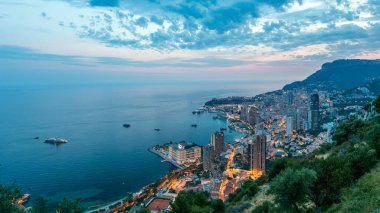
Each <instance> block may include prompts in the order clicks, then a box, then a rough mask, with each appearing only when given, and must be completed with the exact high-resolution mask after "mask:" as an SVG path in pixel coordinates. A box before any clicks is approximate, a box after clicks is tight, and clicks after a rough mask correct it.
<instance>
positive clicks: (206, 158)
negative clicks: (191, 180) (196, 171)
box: [202, 144, 214, 171]
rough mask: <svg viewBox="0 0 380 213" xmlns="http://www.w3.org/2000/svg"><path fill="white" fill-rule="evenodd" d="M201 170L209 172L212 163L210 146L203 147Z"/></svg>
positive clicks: (212, 155) (211, 148) (212, 157)
mask: <svg viewBox="0 0 380 213" xmlns="http://www.w3.org/2000/svg"><path fill="white" fill-rule="evenodd" d="M202 160H203V170H205V171H210V170H211V168H212V165H213V163H214V147H213V146H211V144H207V145H205V146H203V154H202Z"/></svg>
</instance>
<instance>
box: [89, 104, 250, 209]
mask: <svg viewBox="0 0 380 213" xmlns="http://www.w3.org/2000/svg"><path fill="white" fill-rule="evenodd" d="M205 112H210V109H208V108H206V109H205ZM211 113H212V112H211ZM223 119H225V120H227V121H228V120H229V119H228V118H227V116H226V117H225V118H223ZM233 128H234V131H236V132H240V133H243V134H245V133H246V132H244V130H243V129H240V128H239V127H237V126H235V125H234V126H233ZM243 139H244V136H242V137H240V138H239V140H243ZM231 142H232V143H233V142H235V141H231ZM154 147H155V146H153V147H150V148H148V149H147V151H148V152H150V153H152V154H154V155H156V156H158V157H159V158H161V159H162V160H163V161H162V162H165V161H166V162H168V163H170V164H172V165H173V166H175V167H176V168H177V169H176V170H174V171H176V174H181V173H183V172H185V171H186V170H188V169H189V168H190V167H192V166H188V167H186V166H184V165H180V164H178V163H177V162H175V161H173V160H171V159H170V158H168V157H167V156H166V155H164V154H162V153H160V152H158V151H157V150H155V148H154ZM170 174H172V172H168V173H166V174H165V175H164V176H163V177H162V178H160V179H157V180H156V181H155V182H152V183H150V184H147V185H145V186H143V187H142V188H141V189H140V190H138V191H137V192H134V193H133V194H132V198H133V200H135V199H136V197H138V196H140V195H141V194H142V193H143V192H144V191H145V189H147V188H149V187H150V186H152V185H153V184H155V183H157V182H160V181H162V180H164V179H166V178H167V176H168V175H170ZM152 196H155V194H153V195H152ZM126 198H128V197H124V198H121V199H119V200H116V201H113V202H110V203H108V204H104V205H102V206H101V207H98V208H96V209H88V210H86V211H85V212H86V213H94V212H98V211H101V210H110V209H106V208H107V207H110V206H113V205H115V204H118V203H119V205H117V206H114V207H115V208H118V206H122V205H123V204H125V202H123V201H125V199H126ZM148 200H149V199H148ZM142 203H144V202H142ZM131 206H132V207H134V206H135V204H134V205H131Z"/></svg>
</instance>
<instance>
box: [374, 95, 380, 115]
mask: <svg viewBox="0 0 380 213" xmlns="http://www.w3.org/2000/svg"><path fill="white" fill-rule="evenodd" d="M373 104H374V105H375V109H376V112H377V113H380V96H378V97H377V98H376V99H375V101H373Z"/></svg>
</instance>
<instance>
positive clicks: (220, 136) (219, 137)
mask: <svg viewBox="0 0 380 213" xmlns="http://www.w3.org/2000/svg"><path fill="white" fill-rule="evenodd" d="M211 146H213V147H214V157H215V158H217V157H219V156H220V154H221V153H222V152H223V151H224V148H225V145H224V133H223V132H215V133H214V134H212V135H211Z"/></svg>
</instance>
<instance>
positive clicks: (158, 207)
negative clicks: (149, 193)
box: [146, 198, 171, 211]
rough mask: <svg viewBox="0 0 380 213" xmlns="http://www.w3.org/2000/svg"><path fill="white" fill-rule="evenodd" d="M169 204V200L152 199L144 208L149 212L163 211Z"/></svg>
mask: <svg viewBox="0 0 380 213" xmlns="http://www.w3.org/2000/svg"><path fill="white" fill-rule="evenodd" d="M170 202H171V201H170V200H169V199H164V198H154V199H153V200H152V202H150V203H149V205H148V206H147V207H146V208H147V209H148V210H150V211H163V210H165V209H167V208H168V207H169V205H170Z"/></svg>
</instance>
